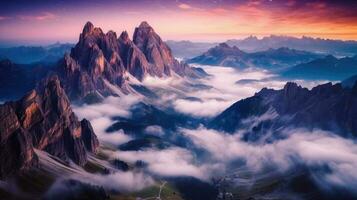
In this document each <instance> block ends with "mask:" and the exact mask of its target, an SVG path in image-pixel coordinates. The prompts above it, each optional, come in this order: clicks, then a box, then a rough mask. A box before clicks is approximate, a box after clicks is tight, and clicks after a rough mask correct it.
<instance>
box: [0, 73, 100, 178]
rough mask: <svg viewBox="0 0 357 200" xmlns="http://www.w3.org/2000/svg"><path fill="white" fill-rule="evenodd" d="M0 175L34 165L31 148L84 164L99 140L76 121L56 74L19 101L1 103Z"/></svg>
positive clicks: (86, 122)
mask: <svg viewBox="0 0 357 200" xmlns="http://www.w3.org/2000/svg"><path fill="white" fill-rule="evenodd" d="M0 119H1V120H0V133H1V134H0V140H1V144H0V149H1V151H0V170H1V171H0V177H6V176H8V175H11V174H12V173H16V172H17V171H21V170H25V169H29V168H30V167H32V166H36V165H37V163H38V159H37V156H36V154H35V153H34V148H36V149H39V150H43V151H46V152H48V153H50V154H52V155H54V156H56V157H58V158H60V159H62V160H64V161H69V160H72V161H73V162H75V163H76V164H78V165H81V166H83V165H84V164H85V163H86V162H87V152H93V153H95V152H96V149H97V147H98V146H99V142H98V139H97V137H96V135H95V134H94V132H93V129H92V126H91V124H90V123H89V122H88V121H87V120H85V119H84V120H82V121H79V120H78V118H77V117H76V115H75V114H74V113H73V111H72V109H71V106H70V102H69V100H68V98H67V96H66V94H65V92H64V90H63V89H62V87H61V85H60V80H59V79H58V77H57V76H52V77H49V78H47V79H45V80H44V81H43V82H41V83H40V84H39V86H38V87H37V88H36V89H35V90H32V91H31V92H29V93H28V94H27V95H25V96H24V97H23V98H21V99H20V100H18V101H15V102H7V103H5V104H3V105H1V106H0Z"/></svg>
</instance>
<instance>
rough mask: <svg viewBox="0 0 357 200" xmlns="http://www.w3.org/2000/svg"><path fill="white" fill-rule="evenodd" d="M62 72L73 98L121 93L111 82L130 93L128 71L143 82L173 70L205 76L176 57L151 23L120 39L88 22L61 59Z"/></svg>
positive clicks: (59, 69) (183, 74)
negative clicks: (130, 35)
mask: <svg viewBox="0 0 357 200" xmlns="http://www.w3.org/2000/svg"><path fill="white" fill-rule="evenodd" d="M58 71H59V74H60V77H61V79H62V80H63V81H62V82H63V84H64V89H65V90H66V92H67V93H68V95H69V97H70V98H71V99H83V98H86V97H88V96H95V97H103V96H108V95H117V93H116V92H113V91H112V87H111V85H115V86H118V87H119V88H120V89H121V91H122V92H123V93H124V94H126V93H129V92H130V88H129V86H128V84H127V79H128V78H127V76H125V74H126V73H129V74H131V75H132V76H134V77H135V78H137V79H138V80H139V81H142V80H143V79H144V77H145V76H147V75H150V76H158V77H163V76H170V75H172V73H173V72H176V73H177V74H178V75H180V76H192V77H200V76H202V73H200V72H198V70H197V69H195V68H191V67H189V66H188V65H185V64H183V63H180V62H178V61H177V60H175V59H174V57H173V56H172V53H171V50H170V48H169V47H168V46H167V45H166V44H165V43H164V42H163V41H162V40H161V38H160V37H159V36H158V35H157V34H156V33H155V31H154V29H153V28H152V27H151V26H150V25H149V24H148V23H147V22H143V23H141V24H140V26H139V27H137V28H136V29H135V33H134V37H133V41H131V40H130V38H129V36H128V33H127V32H126V31H124V32H122V33H121V35H120V37H119V38H117V35H116V33H115V32H113V31H109V32H108V33H106V34H105V33H103V31H102V30H101V29H100V28H96V27H94V26H93V24H92V23H90V22H87V23H86V25H85V26H84V28H83V31H82V33H81V35H80V37H79V42H78V43H77V44H76V46H75V47H74V48H73V49H72V51H71V53H70V54H67V55H66V56H65V57H64V59H63V60H62V61H61V62H60V64H59V67H58Z"/></svg>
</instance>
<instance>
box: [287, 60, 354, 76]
mask: <svg viewBox="0 0 357 200" xmlns="http://www.w3.org/2000/svg"><path fill="white" fill-rule="evenodd" d="M356 73H357V59H356V57H345V58H340V59H337V58H335V57H333V56H326V57H324V58H320V59H316V60H313V61H311V62H308V63H303V64H299V65H297V66H294V67H292V68H291V69H289V70H287V71H285V72H283V73H282V77H284V78H295V79H320V80H334V81H336V80H344V79H346V78H348V77H350V76H351V75H353V74H356Z"/></svg>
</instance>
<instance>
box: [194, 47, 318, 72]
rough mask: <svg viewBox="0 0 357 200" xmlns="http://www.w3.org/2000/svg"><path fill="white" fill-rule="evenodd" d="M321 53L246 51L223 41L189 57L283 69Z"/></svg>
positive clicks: (206, 61) (209, 62)
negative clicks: (198, 54) (204, 51)
mask: <svg viewBox="0 0 357 200" xmlns="http://www.w3.org/2000/svg"><path fill="white" fill-rule="evenodd" d="M320 57H321V55H318V54H314V53H310V52H306V51H299V50H294V49H289V48H285V47H281V48H279V49H268V50H266V51H260V52H255V53H246V52H244V51H242V50H240V49H239V48H237V47H236V46H233V47H231V46H229V45H227V44H226V43H221V44H219V45H218V46H216V47H213V48H211V49H209V50H208V51H207V52H206V53H204V54H202V55H200V56H197V57H195V58H192V59H189V60H188V61H187V62H188V63H199V64H204V65H221V66H227V67H237V68H247V67H258V68H263V69H271V70H281V69H283V68H287V67H290V66H293V65H296V64H299V63H303V62H308V61H311V60H313V59H316V58H320Z"/></svg>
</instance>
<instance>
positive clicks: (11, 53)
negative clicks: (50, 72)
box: [0, 43, 73, 64]
mask: <svg viewBox="0 0 357 200" xmlns="http://www.w3.org/2000/svg"><path fill="white" fill-rule="evenodd" d="M72 47H73V44H70V43H65V44H61V43H55V44H52V45H48V46H18V47H7V48H0V59H9V60H11V61H12V62H14V63H17V64H32V63H55V62H57V61H58V60H59V59H60V58H62V57H63V55H64V54H65V53H66V52H69V51H70V50H71V48H72Z"/></svg>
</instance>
